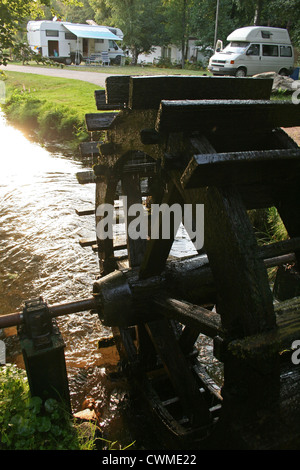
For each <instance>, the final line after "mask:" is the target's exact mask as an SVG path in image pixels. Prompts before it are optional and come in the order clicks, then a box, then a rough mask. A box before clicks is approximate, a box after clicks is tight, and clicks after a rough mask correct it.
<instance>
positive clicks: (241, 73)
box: [235, 67, 247, 77]
mask: <svg viewBox="0 0 300 470" xmlns="http://www.w3.org/2000/svg"><path fill="white" fill-rule="evenodd" d="M246 75H247V70H246V69H245V68H244V67H240V68H239V69H237V71H236V72H235V76H236V77H246Z"/></svg>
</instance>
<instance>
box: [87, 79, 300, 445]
mask: <svg viewBox="0 0 300 470" xmlns="http://www.w3.org/2000/svg"><path fill="white" fill-rule="evenodd" d="M271 86H272V83H271V81H270V80H258V79H252V78H249V79H248V78H247V79H237V78H225V77H224V78H223V77H222V78H220V77H187V76H180V77H179V76H167V77H162V76H157V77H121V76H119V77H118V76H114V77H109V78H108V79H107V81H106V91H105V103H104V93H103V92H101V93H99V97H98V98H99V101H97V106H98V109H105V108H101V106H105V105H109V106H112V107H113V106H114V105H115V106H116V108H115V109H119V112H116V113H113V114H112V115H111V119H110V116H106V117H105V114H107V115H108V114H109V113H98V117H97V115H93V128H94V129H96V128H97V129H104V128H105V125H104V124H103V123H104V122H105V120H106V119H107V118H108V121H106V139H105V141H104V142H103V143H102V144H101V145H99V151H100V155H99V157H98V164H97V165H96V166H95V167H94V172H95V181H96V198H95V203H96V208H97V207H98V205H99V204H101V203H104V202H105V203H111V204H112V203H113V201H114V197H115V194H116V188H117V185H118V184H119V183H120V184H121V194H124V195H126V196H127V197H128V200H129V201H130V203H131V204H133V203H139V202H140V201H141V197H142V191H141V183H142V181H144V180H146V181H147V196H148V199H147V207H148V208H149V210H151V204H152V203H158V204H161V203H166V204H168V205H172V204H179V205H180V207H183V206H184V204H191V205H192V208H193V214H194V215H195V213H196V211H195V208H196V205H197V204H204V209H205V219H204V220H205V223H204V247H203V248H202V249H201V248H198V254H197V255H193V256H188V257H186V259H177V260H176V259H173V258H172V257H170V250H171V248H172V245H173V242H174V240H175V238H176V231H177V226H176V227H174V230H173V232H171V234H170V237H169V238H168V239H166V240H164V239H158V240H156V239H151V237H150V238H149V239H148V240H130V239H129V237H127V253H128V259H127V262H126V263H124V260H122V261H120V258H117V256H116V255H115V250H114V246H113V245H114V244H113V241H112V240H108V239H106V240H100V239H97V247H98V255H99V264H100V272H101V277H100V279H99V280H98V281H97V282H96V283H95V286H94V294H95V295H97V298H98V299H101V302H100V305H101V307H100V311H99V315H100V319H101V320H102V321H103V322H104V324H107V325H110V326H111V327H112V331H113V334H114V337H115V340H116V344H117V347H118V350H119V354H120V357H121V359H122V361H123V364H124V363H125V364H126V367H125V369H126V370H127V371H129V377H130V378H131V380H133V381H134V383H135V384H136V386H137V387H138V388H139V389H140V391H141V392H142V393H143V395H144V396H145V397H146V398H147V400H148V403H149V406H150V408H151V410H152V411H153V412H154V414H155V415H156V417H160V419H161V421H162V422H164V424H165V425H166V427H167V428H168V429H169V431H170V432H171V434H172V435H173V437H176V438H178V439H180V441H181V443H182V445H191V442H192V443H193V444H192V445H195V446H196V447H199V448H205V449H208V448H215V449H220V448H232V447H235V446H236V448H250V449H271V448H272V449H273V448H274V449H280V448H288V447H289V446H295V443H296V445H297V446H298V447H297V448H300V429H299V425H298V423H299V418H300V401H299V400H300V396H299V387H298V389H296V388H295V387H292V391H291V395H289V391H288V387H289V384H291V380H295V381H296V382H297V384H298V385H299V370H298V368H297V367H295V366H294V365H293V364H292V362H291V361H290V357H289V359H287V355H286V354H282V352H283V350H289V345H290V343H291V341H292V340H293V339H297V336H298V335H299V338H300V323H299V320H298V316H299V302H298V301H294V302H293V303H292V304H290V305H289V309H287V310H285V311H284V313H282V314H280V313H279V310H280V307H278V306H277V305H276V308H274V298H273V294H272V291H271V289H270V284H269V279H268V273H267V268H268V267H270V266H278V265H280V264H283V263H286V262H289V263H293V264H294V265H295V267H296V268H297V261H298V262H299V253H300V249H299V248H300V246H299V237H300V216H299V214H300V189H299V188H300V184H299V183H300V181H299V168H300V167H299V161H300V151H299V148H298V146H297V145H296V143H295V142H294V141H293V140H292V139H291V138H290V137H289V136H288V135H287V133H286V132H285V131H283V130H282V129H281V127H289V126H298V125H299V124H300V112H299V109H300V108H299V107H298V106H295V105H293V104H292V103H291V102H282V101H280V102H277V101H274V100H270V92H271ZM100 95H101V96H100ZM96 96H97V93H96ZM100 101H101V102H100ZM121 104H122V106H123V108H122V106H120V105H121ZM270 206H275V207H276V208H277V209H278V212H279V213H280V215H281V217H282V220H283V222H284V224H285V226H286V229H287V232H288V235H289V237H288V239H287V240H286V241H283V242H280V243H277V244H272V245H266V246H263V247H261V246H258V244H257V240H256V236H255V233H254V230H253V227H252V225H251V223H250V219H249V217H248V209H252V208H266V207H270ZM100 220H101V217H99V216H98V215H97V212H96V224H97V223H98V222H99V221H100ZM183 222H184V221H183ZM193 222H194V223H196V219H195V218H194V220H193ZM149 223H151V220H150V221H149ZM161 223H162V222H160V224H161ZM282 308H283V307H282ZM203 337H207V338H211V339H212V341H213V347H214V355H215V357H216V358H217V359H218V361H219V362H220V364H219V365H220V367H221V368H222V370H223V383H222V385H218V384H217V383H214V382H213V380H212V378H211V377H209V376H208V373H207V372H208V371H207V370H204V369H205V368H204V367H203V366H201V365H199V356H198V353H197V348H198V347H199V346H200V347H201V345H202V338H203ZM289 361H290V362H289ZM291 377H293V379H291ZM296 390H297V391H296ZM199 391H200V392H199ZM291 401H292V402H293V413H291V412H290V411H289V409H288V406H289V404H290V403H291ZM220 410H221V411H220ZM270 416H271V418H270ZM184 443H185V444H184ZM193 448H194V447H193Z"/></svg>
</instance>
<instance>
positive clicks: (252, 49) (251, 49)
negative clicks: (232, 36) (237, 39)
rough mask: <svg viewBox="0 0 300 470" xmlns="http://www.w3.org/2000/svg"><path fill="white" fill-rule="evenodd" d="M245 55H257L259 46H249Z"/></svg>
mask: <svg viewBox="0 0 300 470" xmlns="http://www.w3.org/2000/svg"><path fill="white" fill-rule="evenodd" d="M247 55H259V44H251V46H250V47H249V49H248V50H247Z"/></svg>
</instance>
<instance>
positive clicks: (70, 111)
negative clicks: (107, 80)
mask: <svg viewBox="0 0 300 470" xmlns="http://www.w3.org/2000/svg"><path fill="white" fill-rule="evenodd" d="M4 88H5V100H3V101H4V102H3V103H2V106H1V107H2V110H3V112H4V114H5V116H6V118H7V120H8V122H10V123H11V124H13V125H14V126H16V127H18V128H19V129H21V130H22V131H24V132H25V133H26V135H29V136H30V137H31V138H33V137H34V138H35V139H36V140H37V141H39V142H40V143H41V144H42V145H43V144H44V143H45V142H55V143H56V144H63V145H64V146H65V147H66V148H68V149H69V150H70V151H72V152H75V153H76V152H78V147H79V144H80V143H81V142H84V141H86V140H89V135H88V132H87V131H86V126H85V114H86V113H91V112H95V110H96V105H95V98H94V91H95V90H96V89H99V86H97V85H95V84H92V83H87V82H84V81H81V80H74V79H66V78H57V77H48V76H41V75H37V74H27V73H21V72H6V73H5V76H4Z"/></svg>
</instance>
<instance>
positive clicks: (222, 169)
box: [181, 149, 300, 188]
mask: <svg viewBox="0 0 300 470" xmlns="http://www.w3.org/2000/svg"><path fill="white" fill-rule="evenodd" d="M299 172H300V149H282V150H263V151H248V152H247V151H246V152H227V153H216V154H202V155H194V156H193V157H192V159H191V160H190V162H189V164H188V166H187V168H186V169H185V171H184V173H183V175H182V177H181V184H182V185H183V187H184V188H195V187H203V186H209V185H214V186H224V185H225V186H227V185H231V184H232V185H242V184H251V183H254V182H257V183H265V182H267V181H272V180H273V179H274V178H276V177H277V178H278V177H280V179H283V178H284V177H289V178H290V176H291V174H292V175H293V176H295V175H296V174H299Z"/></svg>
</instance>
